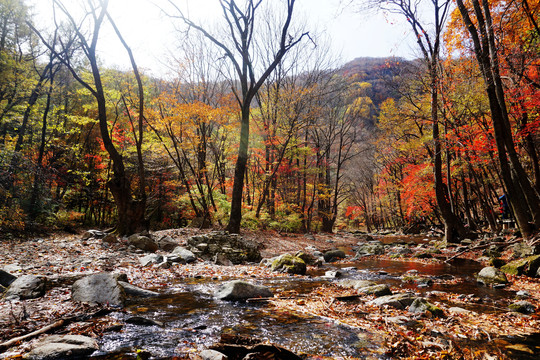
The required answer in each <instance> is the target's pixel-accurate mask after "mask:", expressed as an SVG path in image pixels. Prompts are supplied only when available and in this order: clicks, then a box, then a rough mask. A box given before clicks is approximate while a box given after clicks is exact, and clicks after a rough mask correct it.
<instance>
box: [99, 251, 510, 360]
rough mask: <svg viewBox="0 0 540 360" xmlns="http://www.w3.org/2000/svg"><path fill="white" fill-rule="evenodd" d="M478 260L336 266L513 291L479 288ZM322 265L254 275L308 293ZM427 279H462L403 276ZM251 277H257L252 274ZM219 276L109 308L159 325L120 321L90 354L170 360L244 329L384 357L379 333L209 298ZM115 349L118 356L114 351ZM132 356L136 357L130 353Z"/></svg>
mask: <svg viewBox="0 0 540 360" xmlns="http://www.w3.org/2000/svg"><path fill="white" fill-rule="evenodd" d="M481 268H482V266H481V264H479V263H477V262H473V261H463V260H458V261H455V262H453V263H452V264H422V263H418V262H403V261H391V260H359V261H355V262H351V263H347V264H339V265H338V266H337V267H335V266H334V267H333V269H342V270H341V271H343V272H344V273H346V276H347V278H352V279H364V280H372V281H375V282H378V283H387V284H388V285H390V286H394V287H405V288H411V289H412V290H414V291H415V292H419V293H423V292H426V291H434V290H438V291H445V292H451V293H457V294H464V295H465V296H474V297H477V298H485V299H490V301H496V300H497V299H499V298H504V297H510V296H513V294H511V293H509V292H508V291H506V290H504V289H493V288H488V287H484V286H479V285H477V284H476V282H475V281H474V278H473V276H474V274H475V273H478V272H479V271H480V270H481ZM329 269H332V268H329V267H325V268H324V269H323V270H317V271H315V272H313V273H311V274H310V275H311V276H310V277H307V278H303V279H302V278H297V277H294V278H293V277H283V278H273V279H269V280H268V279H265V280H260V281H256V282H258V283H260V284H263V285H266V286H269V287H270V288H271V289H273V290H277V289H282V290H295V291H297V292H298V293H309V292H310V290H312V289H313V288H315V287H318V286H320V285H322V284H324V283H328V282H329V281H333V280H329V279H326V278H324V277H323V275H324V272H325V271H327V270H329ZM411 270H412V271H413V273H414V274H415V275H417V276H425V277H430V278H432V279H437V278H438V277H440V278H446V279H448V278H454V279H459V280H460V281H457V283H456V284H454V283H452V284H437V282H435V284H434V285H433V286H430V287H429V288H419V287H418V286H417V285H416V284H414V283H407V282H403V281H402V280H401V279H400V276H401V275H403V274H405V273H407V272H411ZM255 280H256V279H255ZM218 284H219V282H217V281H212V280H207V279H206V280H200V279H199V280H197V279H193V280H190V281H186V282H182V283H178V284H176V286H174V287H173V288H171V289H168V290H167V292H166V293H164V294H162V295H161V296H160V297H157V298H153V299H146V300H141V301H138V302H137V303H133V304H131V305H129V306H128V307H127V308H126V310H127V311H126V312H124V313H120V312H119V313H114V314H113V315H114V316H115V317H116V318H117V319H118V322H119V323H123V322H124V321H125V320H126V319H127V318H129V317H132V316H142V317H144V318H147V319H152V320H155V321H158V322H161V323H163V324H164V326H158V325H154V326H148V325H146V326H143V325H133V324H125V325H124V326H123V328H122V330H121V331H113V332H109V333H107V334H106V335H105V336H104V337H103V338H102V339H101V343H100V351H99V352H97V353H95V354H94V357H96V358H99V359H120V358H122V359H126V358H129V356H128V355H129V354H135V353H136V351H137V350H139V349H144V350H145V351H146V352H148V353H150V354H151V358H152V359H160V358H163V359H165V358H166V359H170V358H173V357H174V356H178V354H179V353H183V352H185V351H187V350H189V349H203V348H207V347H208V346H210V345H212V344H214V343H216V342H217V341H218V340H219V338H220V336H221V334H223V333H233V334H237V335H245V336H249V337H253V338H257V339H260V340H262V341H265V340H268V341H270V342H272V343H275V344H278V345H281V346H283V347H285V348H287V349H289V350H291V351H293V352H295V353H297V354H303V355H304V356H305V357H306V358H308V359H321V358H328V359H335V358H339V357H342V356H349V357H354V358H359V359H385V358H386V357H385V356H384V355H383V354H382V353H381V352H380V351H379V348H380V343H379V342H378V341H379V340H378V339H377V337H375V336H372V334H370V333H369V332H363V331H359V329H355V328H350V327H347V326H344V325H342V324H339V323H335V322H333V321H331V320H328V319H324V318H318V317H310V316H304V315H299V314H293V313H290V312H285V311H276V310H275V309H274V308H271V307H269V306H268V305H265V304H249V303H231V302H225V301H219V300H215V299H214V298H213V296H212V294H213V292H214V289H215V288H216V287H217V285H218ZM484 303H488V305H478V304H475V305H474V311H477V312H494V311H495V312H496V311H498V310H497V308H496V307H493V306H491V305H489V302H484ZM115 354H120V355H115ZM132 358H136V356H135V355H133V357H132Z"/></svg>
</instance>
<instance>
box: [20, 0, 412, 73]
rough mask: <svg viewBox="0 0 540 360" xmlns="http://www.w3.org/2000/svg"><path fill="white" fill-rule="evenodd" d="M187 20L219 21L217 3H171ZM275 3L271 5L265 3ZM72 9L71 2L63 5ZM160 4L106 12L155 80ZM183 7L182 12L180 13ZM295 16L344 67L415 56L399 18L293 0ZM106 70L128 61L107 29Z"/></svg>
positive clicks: (166, 26)
mask: <svg viewBox="0 0 540 360" xmlns="http://www.w3.org/2000/svg"><path fill="white" fill-rule="evenodd" d="M175 1H176V3H177V4H179V6H181V7H182V8H183V9H189V12H190V16H191V17H193V18H197V19H199V21H201V22H204V23H208V24H210V23H213V22H215V21H217V20H219V17H220V8H219V5H218V1H217V0H175ZM271 1H277V0H271ZM27 2H28V3H29V4H31V5H33V6H34V13H35V14H36V17H35V19H36V23H37V24H38V27H39V26H41V27H45V26H46V24H50V23H51V19H52V12H51V5H50V4H51V0H27ZM65 3H66V4H68V6H75V5H76V3H77V2H76V1H73V0H67V1H65ZM165 3H166V0H110V4H109V9H110V13H111V15H112V16H113V18H114V19H115V21H116V23H117V25H118V27H119V28H120V30H121V31H122V34H123V36H124V38H125V39H126V41H127V42H128V44H129V45H130V47H131V48H132V50H133V52H134V55H135V58H136V60H137V63H138V66H139V67H141V68H143V69H144V70H145V71H146V72H147V73H151V74H153V75H156V76H159V75H163V74H164V73H166V72H167V71H168V69H167V58H168V56H169V53H170V52H171V51H172V50H173V49H174V46H173V45H174V41H175V35H174V34H175V30H174V27H173V25H172V24H171V19H170V18H169V17H167V16H166V15H165V14H163V12H162V11H161V10H160V8H159V7H158V6H156V4H158V5H159V4H161V5H163V4H165ZM186 6H187V8H186ZM295 16H298V17H299V18H305V19H306V20H307V22H308V26H309V27H310V28H312V29H316V30H317V31H320V32H323V33H325V34H327V35H328V36H329V37H330V39H331V51H332V52H333V53H334V54H335V55H336V56H338V57H339V59H340V60H341V63H346V62H348V61H350V60H353V59H355V58H357V57H387V56H397V57H405V58H412V57H414V56H415V54H416V53H415V50H414V43H413V39H412V37H411V36H410V31H408V27H407V24H405V23H404V22H403V21H401V19H399V17H396V16H393V17H391V16H389V15H384V14H374V13H370V14H361V13H358V12H356V11H354V9H352V8H351V7H345V8H344V7H343V6H340V0H297V2H296V7H295ZM98 49H99V53H100V55H101V58H102V59H104V60H105V64H106V65H108V66H113V67H118V68H120V69H124V68H128V66H129V59H128V58H127V55H126V54H125V51H124V50H123V48H122V47H121V45H120V43H119V42H118V41H117V40H116V39H115V36H114V35H113V34H112V30H111V29H105V31H104V32H103V36H102V39H100V44H99V46H98Z"/></svg>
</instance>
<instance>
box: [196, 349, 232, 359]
mask: <svg viewBox="0 0 540 360" xmlns="http://www.w3.org/2000/svg"><path fill="white" fill-rule="evenodd" d="M199 356H200V357H201V358H202V360H229V357H228V356H227V355H225V354H222V353H220V352H219V351H216V350H203V351H201V352H200V353H199Z"/></svg>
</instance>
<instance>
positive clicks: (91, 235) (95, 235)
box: [81, 230, 107, 240]
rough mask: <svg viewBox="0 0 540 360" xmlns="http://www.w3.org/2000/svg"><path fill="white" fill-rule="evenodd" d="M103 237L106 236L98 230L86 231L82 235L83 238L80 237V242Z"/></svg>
mask: <svg viewBox="0 0 540 360" xmlns="http://www.w3.org/2000/svg"><path fill="white" fill-rule="evenodd" d="M105 235H107V234H106V233H104V232H103V231H100V230H88V231H87V232H85V233H84V234H83V236H82V237H81V240H88V239H91V238H95V239H102V238H104V237H105Z"/></svg>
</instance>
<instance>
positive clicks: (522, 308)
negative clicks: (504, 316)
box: [508, 300, 536, 314]
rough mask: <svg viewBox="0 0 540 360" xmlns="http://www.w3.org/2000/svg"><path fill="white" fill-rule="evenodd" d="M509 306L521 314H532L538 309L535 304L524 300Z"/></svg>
mask: <svg viewBox="0 0 540 360" xmlns="http://www.w3.org/2000/svg"><path fill="white" fill-rule="evenodd" d="M508 308H509V309H510V310H512V311H514V312H518V313H521V314H532V313H534V312H535V311H536V307H535V306H534V305H533V304H531V303H530V302H528V301H523V300H522V301H518V302H515V303H513V304H510V305H509V306H508Z"/></svg>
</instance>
